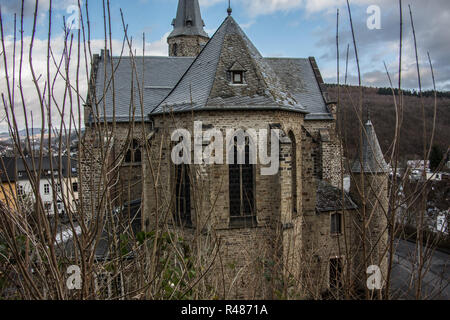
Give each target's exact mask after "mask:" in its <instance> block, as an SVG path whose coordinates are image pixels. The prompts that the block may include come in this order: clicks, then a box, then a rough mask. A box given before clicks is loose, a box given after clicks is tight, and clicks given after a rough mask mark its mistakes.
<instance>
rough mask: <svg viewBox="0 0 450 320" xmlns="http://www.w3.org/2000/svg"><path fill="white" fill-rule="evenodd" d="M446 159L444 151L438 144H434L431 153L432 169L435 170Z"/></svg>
mask: <svg viewBox="0 0 450 320" xmlns="http://www.w3.org/2000/svg"><path fill="white" fill-rule="evenodd" d="M442 159H444V152H443V151H442V149H441V148H440V147H439V146H438V145H433V147H431V153H430V159H429V160H430V169H431V171H435V170H436V169H437V168H438V167H439V165H440V164H441V162H442Z"/></svg>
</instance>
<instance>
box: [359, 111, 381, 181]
mask: <svg viewBox="0 0 450 320" xmlns="http://www.w3.org/2000/svg"><path fill="white" fill-rule="evenodd" d="M364 130H365V132H363V141H362V143H363V150H362V153H363V154H362V161H363V165H361V162H360V159H359V155H358V156H357V159H356V161H355V162H354V163H353V167H352V172H354V173H361V172H363V173H387V172H388V171H389V170H388V165H387V163H386V161H385V160H384V155H383V152H382V151H381V147H380V143H379V141H378V137H377V134H376V133H375V129H374V127H373V124H372V121H371V120H370V117H369V119H368V120H367V123H366V124H365V125H364Z"/></svg>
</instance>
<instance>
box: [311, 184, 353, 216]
mask: <svg viewBox="0 0 450 320" xmlns="http://www.w3.org/2000/svg"><path fill="white" fill-rule="evenodd" d="M344 196H345V198H344V199H345V200H344V205H342V191H341V190H340V189H339V188H336V187H333V186H332V185H330V184H328V183H327V182H325V181H323V180H320V181H318V184H317V195H316V210H317V211H318V212H330V211H338V210H342V209H344V210H354V209H357V208H358V206H357V205H356V204H355V203H354V202H353V200H352V199H351V198H350V196H349V195H348V194H347V193H344Z"/></svg>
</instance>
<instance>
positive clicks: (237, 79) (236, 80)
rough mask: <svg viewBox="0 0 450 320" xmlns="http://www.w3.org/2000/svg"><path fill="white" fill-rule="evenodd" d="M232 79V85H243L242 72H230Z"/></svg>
mask: <svg viewBox="0 0 450 320" xmlns="http://www.w3.org/2000/svg"><path fill="white" fill-rule="evenodd" d="M231 75H232V78H233V84H242V83H244V81H243V80H244V72H243V71H232V72H231Z"/></svg>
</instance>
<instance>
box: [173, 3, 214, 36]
mask: <svg viewBox="0 0 450 320" xmlns="http://www.w3.org/2000/svg"><path fill="white" fill-rule="evenodd" d="M172 25H173V28H174V29H173V31H172V32H171V34H170V35H169V38H172V37H178V36H202V37H208V34H207V33H206V32H205V30H203V27H204V26H205V23H204V22H203V20H202V16H201V13H200V5H199V4H198V0H179V1H178V10H177V17H176V18H175V19H173V22H172Z"/></svg>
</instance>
